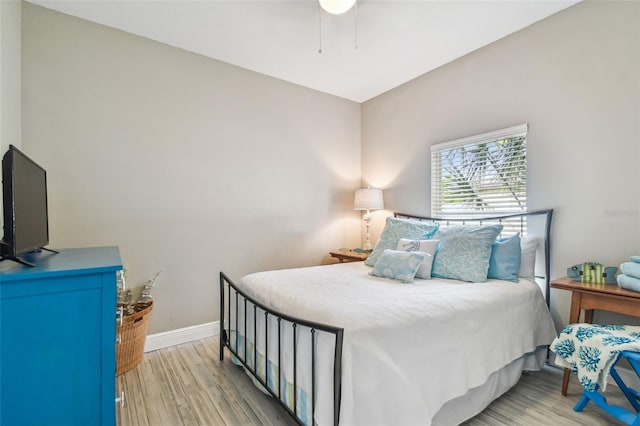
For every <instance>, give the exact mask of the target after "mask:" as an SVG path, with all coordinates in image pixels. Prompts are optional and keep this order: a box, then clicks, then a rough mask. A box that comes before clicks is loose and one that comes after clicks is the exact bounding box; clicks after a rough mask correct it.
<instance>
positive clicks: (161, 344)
mask: <svg viewBox="0 0 640 426" xmlns="http://www.w3.org/2000/svg"><path fill="white" fill-rule="evenodd" d="M218 334H220V321H214V322H208V323H205V324H200V325H193V326H191V327H185V328H179V329H177V330H170V331H164V332H162V333H156V334H150V335H148V336H147V340H146V342H145V344H144V351H145V352H151V351H157V350H158V349H162V348H168V347H169V346H175V345H180V344H182V343H189V342H193V341H194V340H199V339H204V338H205V337H211V336H217V335H218Z"/></svg>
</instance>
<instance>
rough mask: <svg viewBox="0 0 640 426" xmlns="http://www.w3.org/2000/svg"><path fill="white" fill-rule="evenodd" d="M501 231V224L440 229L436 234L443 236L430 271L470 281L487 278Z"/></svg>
mask: <svg viewBox="0 0 640 426" xmlns="http://www.w3.org/2000/svg"><path fill="white" fill-rule="evenodd" d="M501 231H502V225H491V226H453V227H450V228H443V229H439V230H438V232H436V233H435V234H434V236H433V238H434V239H438V240H440V244H439V245H438V250H437V251H436V256H435V258H434V259H433V266H432V268H431V275H432V276H434V277H438V278H451V279H454V280H461V281H468V282H484V281H486V280H487V272H488V271H489V258H490V257H491V244H493V242H494V241H495V240H496V238H497V237H498V235H499V234H500V232H501Z"/></svg>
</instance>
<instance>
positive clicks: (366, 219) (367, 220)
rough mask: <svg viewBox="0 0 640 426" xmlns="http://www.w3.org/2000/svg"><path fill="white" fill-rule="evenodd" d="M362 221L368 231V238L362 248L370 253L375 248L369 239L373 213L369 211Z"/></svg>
mask: <svg viewBox="0 0 640 426" xmlns="http://www.w3.org/2000/svg"><path fill="white" fill-rule="evenodd" d="M362 220H363V221H364V224H365V227H366V229H367V234H366V235H367V237H366V240H365V242H364V245H363V246H362V248H363V249H365V250H369V251H370V250H372V248H373V247H372V246H371V238H370V237H369V228H370V227H371V213H370V212H369V210H367V213H366V214H365V215H364V216H362Z"/></svg>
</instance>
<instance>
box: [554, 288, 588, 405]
mask: <svg viewBox="0 0 640 426" xmlns="http://www.w3.org/2000/svg"><path fill="white" fill-rule="evenodd" d="M581 303H582V295H581V294H580V293H578V292H576V291H574V292H572V293H571V311H570V312H569V323H570V324H573V323H576V322H578V321H579V320H580V304H581ZM587 315H588V314H587V313H586V312H585V316H587ZM591 315H593V310H592V311H591ZM569 377H571V370H569V369H568V368H565V369H564V374H563V375H562V390H561V392H562V395H564V396H567V389H569Z"/></svg>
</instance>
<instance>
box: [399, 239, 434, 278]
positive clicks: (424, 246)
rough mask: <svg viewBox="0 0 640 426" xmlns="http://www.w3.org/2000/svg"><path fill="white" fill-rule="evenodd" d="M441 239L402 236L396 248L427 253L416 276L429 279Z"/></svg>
mask: <svg viewBox="0 0 640 426" xmlns="http://www.w3.org/2000/svg"><path fill="white" fill-rule="evenodd" d="M439 242H440V240H410V239H408V238H400V239H399V240H398V246H397V247H396V250H400V251H420V252H422V253H424V254H425V257H424V261H423V262H422V264H421V265H420V267H419V268H418V272H416V278H422V279H425V280H428V279H430V278H431V265H432V264H433V256H434V254H435V252H436V249H437V248H438V243H439Z"/></svg>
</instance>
